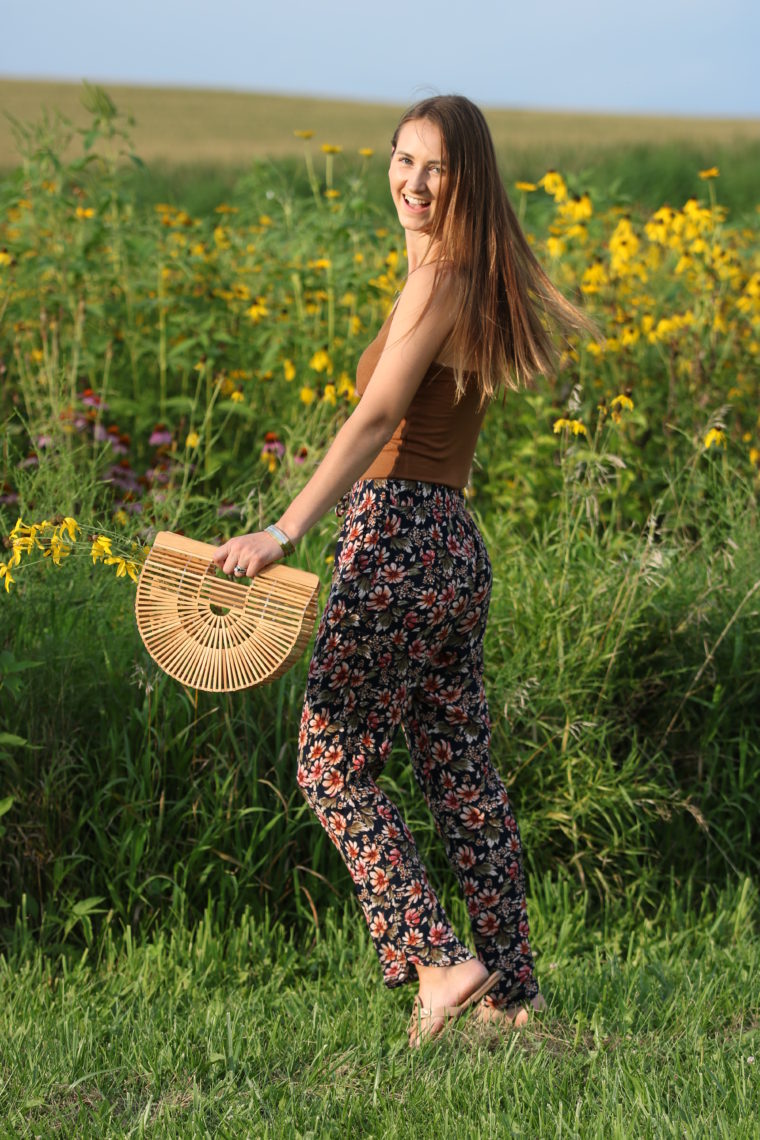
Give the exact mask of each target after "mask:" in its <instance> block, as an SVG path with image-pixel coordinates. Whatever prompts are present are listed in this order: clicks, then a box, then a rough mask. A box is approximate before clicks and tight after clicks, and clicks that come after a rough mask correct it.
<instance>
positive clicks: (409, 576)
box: [215, 96, 590, 1046]
mask: <svg viewBox="0 0 760 1140" xmlns="http://www.w3.org/2000/svg"><path fill="white" fill-rule="evenodd" d="M389 180H390V190H391V194H392V197H393V201H394V204H395V207H396V211H397V213H398V218H399V222H400V224H401V226H402V228H403V230H404V233H405V238H406V249H407V257H408V275H407V280H406V283H405V285H404V288H403V289H402V291H401V293H400V295H399V297H398V300H397V302H396V304H395V306H394V308H393V310H392V312H391V314H390V316H389V317H388V319H387V320H386V322H385V324H384V325H383V327H382V329H381V330H380V331H379V333H378V335H377V337H376V338H375V340H374V341H373V343H372V344H371V345H369V347H368V348H367V349H366V350H365V352H364V353H363V355H362V357H361V359H360V361H359V364H358V369H357V391H358V392H359V394H360V396H361V399H360V401H359V404H358V405H357V407H356V408H355V410H354V412H353V413H352V415H351V416H350V418H349V419H348V420H347V421H346V422H345V423H344V424H343V426H342V427H341V429H340V431H339V432H338V434H337V436H336V438H335V440H334V441H333V443H332V445H331V446H330V448H329V450H328V452H327V454H326V456H325V458H324V460H323V462H322V463H321V465H320V466H319V468H318V469H317V471H316V472H315V474H314V475H313V476H312V478H311V479H310V481H309V483H308V484H307V485H306V487H305V488H304V489H303V491H301V493H300V494H299V495H298V496H297V497H296V498H295V499H294V500H293V502H292V503H291V504H290V506H289V507H288V508H287V509H286V511H285V512H284V513H283V515H282V516H281V517H280V518H279V519H278V520H277V525H276V526H275V527H269V528H267V530H266V531H263V532H258V533H256V534H250V535H241V536H238V537H236V538H232V539H230V540H229V541H228V542H226V543H225V544H224V545H223V546H222V547H220V548H219V550H218V552H217V554H216V556H215V560H216V561H217V563H218V565H219V566H220V567H221V568H222V569H223V570H224V572H225V573H227V574H232V573H234V574H248V575H249V576H253V575H255V574H256V573H258V571H259V570H261V569H262V568H263V567H264V566H266V565H267V564H268V563H270V562H272V561H274V560H276V559H277V558H279V557H282V555H283V553H287V552H288V550H292V543H293V542H296V541H298V539H300V538H301V536H302V535H303V534H304V533H305V532H306V531H307V530H308V529H309V527H311V526H312V525H313V524H314V523H315V522H316V521H317V520H318V519H319V518H320V517H321V516H322V515H323V514H324V513H325V511H326V510H327V509H328V508H329V507H331V506H333V505H334V504H335V503H336V501H337V500H339V499H340V504H339V506H338V509H337V513H338V514H339V516H342V517H343V525H342V528H341V532H340V535H339V538H338V545H337V550H336V554H335V564H334V565H335V568H334V573H333V580H332V584H331V590H330V596H329V598H328V601H327V605H326V607H325V611H324V613H323V615H322V619H321V622H320V625H319V629H318V631H317V637H316V642H315V646H314V653H313V657H312V661H311V665H310V668H309V675H308V681H307V689H306V698H305V701H304V706H303V712H302V716H301V726H300V734H299V751H298V783H299V786H300V787H301V789H302V791H303V792H304V795H305V796H306V798H307V800H308V801H309V803H310V804H311V806H312V807H313V809H314V811H315V812H316V815H317V818H318V819H319V821H320V823H321V824H322V826H323V827H324V828H325V829H326V831H327V833H328V835H329V837H330V839H331V840H332V842H333V843H334V844H335V845H336V847H337V848H338V850H339V851H340V853H341V855H342V856H343V858H344V860H345V862H346V865H347V867H348V870H349V872H350V874H351V877H352V879H353V881H354V884H355V887H356V892H357V896H358V899H359V902H360V904H361V906H362V909H363V911H364V914H365V918H366V920H367V923H368V925H369V929H370V933H371V936H372V938H373V941H374V943H375V947H376V950H377V953H378V958H379V961H380V966H381V969H382V973H383V978H384V981H385V983H386V984H387V985H388V986H398V985H401V984H402V983H405V982H410V981H413V980H415V979H418V980H419V993H418V995H417V997H416V999H415V1009H414V1016H413V1019H412V1023H411V1024H410V1030H409V1038H410V1044H411V1045H413V1046H414V1045H418V1044H419V1043H420V1042H421V1040H422V1038H423V1037H426V1036H431V1035H434V1034H436V1033H438V1032H440V1030H441V1029H442V1028H443V1027H444V1026H445V1024H446V1021H447V1020H448V1019H450V1018H454V1017H458V1016H459V1015H460V1014H461V1013H463V1012H464V1011H465V1009H468V1008H471V1007H473V1006H474V1005H475V1004H476V1003H478V1002H480V1003H481V1004H480V1007H479V1016H481V1017H483V1018H486V1019H498V1018H502V1019H506V1020H507V1021H509V1022H514V1021H519V1020H520V1019H523V1018H525V1017H526V1016H527V1014H526V1012H525V1010H524V1009H522V1008H521V1007H522V1006H523V1005H533V1006H534V1007H536V1008H538V1007H540V1005H541V1001H542V999H541V997H540V994H539V991H538V984H537V982H536V978H535V976H534V972H533V957H532V953H531V947H530V943H529V940H528V933H529V931H528V918H527V912H526V903H525V884H524V877H523V870H522V857H521V846H520V833H519V830H518V827H517V823H516V821H515V818H514V815H513V813H512V810H511V807H510V802H509V796H508V794H507V791H506V789H505V787H504V784H503V783H502V781H501V779H500V777H499V775H498V773H497V772H496V770H495V769H494V767H493V764H492V763H491V759H490V720H489V714H488V704H487V701H486V695H485V690H484V687H483V637H484V634H485V626H486V619H487V616H488V604H489V598H490V591H491V582H492V571H491V563H490V560H489V557H488V552H487V550H486V548H485V544H484V541H483V538H482V535H481V534H480V532H479V530H478V528H477V526H476V525H475V522H474V520H473V518H472V516H471V514H470V513H469V511H468V510H467V505H466V502H465V498H464V494H463V489H464V487H465V485H466V483H467V481H468V475H469V470H470V466H471V464H472V460H473V455H474V451H475V445H476V442H477V439H478V433H479V431H480V427H481V424H482V421H483V417H484V415H485V413H486V408H487V406H488V404H489V402H490V400H491V399H492V397H493V396H494V395H495V394H496V392H497V391H499V390H505V389H506V388H508V387H515V386H516V385H518V384H519V383H521V382H527V381H529V380H530V379H532V377H533V376H535V375H536V374H537V373H540V372H545V371H548V370H550V369H551V368H552V366H553V363H554V360H555V358H556V348H555V346H554V343H553V340H552V337H551V332H550V328H549V327H548V326H549V325H550V324H554V325H555V326H558V327H559V329H560V330H561V331H563V332H567V331H569V330H578V329H581V328H589V327H590V325H589V322H588V321H587V320H586V319H585V318H584V317H583V315H582V314H581V313H579V312H578V311H577V310H576V309H575V308H574V307H573V306H572V305H571V304H570V303H569V302H568V301H567V300H566V299H565V298H564V297H563V296H562V295H561V294H560V293H559V292H558V290H557V289H556V288H555V287H554V285H553V284H552V283H551V281H550V280H549V279H548V277H547V276H546V274H545V273H544V272H543V270H542V269H541V267H540V266H539V265H538V263H537V261H536V259H535V257H534V256H533V254H532V252H531V250H530V247H529V245H528V243H527V241H526V239H525V237H524V235H523V233H522V231H521V229H520V226H519V224H518V222H517V219H516V217H515V214H514V212H513V211H512V208H511V206H510V204H509V202H508V200H507V196H506V193H505V191H504V188H503V186H502V184H501V181H500V179H499V175H498V171H497V167H496V158H495V155H494V149H493V143H492V141H491V137H490V134H489V132H488V127H487V126H486V123H485V120H484V118H483V116H482V114H481V112H480V111H479V110H478V108H477V107H475V106H474V104H472V103H471V102H469V100H467V99H464V98H463V97H461V96H445V97H440V98H436V99H428V100H426V101H424V102H423V103H420V104H417V105H416V106H415V107H413V108H411V110H410V111H408V112H407V113H406V115H405V116H404V117H403V119H402V121H401V123H400V124H399V127H398V128H397V130H396V132H395V134H394V136H393V141H392V146H391V160H390V168H389ZM341 496H342V497H341ZM399 727H401V729H402V730H403V733H404V735H405V737H406V741H407V744H408V746H409V752H410V756H411V759H412V766H413V769H414V772H415V776H416V778H417V780H418V782H419V784H420V787H421V788H422V791H423V794H424V795H425V798H426V800H427V802H428V805H429V807H430V809H431V811H432V813H433V815H434V816H435V819H436V822H437V825H438V828H439V831H440V833H441V835H442V836H443V839H444V842H445V844H446V850H447V853H448V856H449V859H450V861H451V863H452V866H453V868H454V870H455V872H456V874H457V876H458V878H459V881H460V884H461V886H462V890H463V892H464V894H465V896H466V898H467V900H468V910H469V914H470V916H471V922H472V936H473V940H474V943H475V946H476V949H477V956H476V955H474V954H473V953H472V952H471V950H469V949H468V948H467V946H465V945H464V943H463V942H461V941H460V939H459V938H458V937H457V935H456V934H455V932H454V930H453V928H452V926H451V924H450V922H449V920H448V918H447V916H446V914H445V912H444V910H443V908H442V906H441V904H440V901H439V900H438V898H437V897H436V895H435V892H434V891H433V889H432V887H431V885H430V882H429V881H428V878H427V874H426V871H425V868H424V866H423V864H422V861H421V859H420V855H419V852H418V851H417V849H416V847H415V844H414V841H413V839H412V836H411V834H410V833H409V830H408V829H407V827H406V824H405V823H404V821H403V819H402V818H401V816H400V815H399V812H398V809H397V808H396V806H395V804H393V803H392V802H391V800H389V798H388V797H387V796H386V794H385V792H384V791H383V790H382V789H381V788H380V787H379V785H378V784H377V776H378V775H379V773H380V771H381V770H382V768H383V765H384V763H385V761H386V759H387V758H388V756H389V755H390V752H391V748H392V745H393V741H394V738H395V736H396V734H397V732H398V729H399ZM481 999H482V1000H481Z"/></svg>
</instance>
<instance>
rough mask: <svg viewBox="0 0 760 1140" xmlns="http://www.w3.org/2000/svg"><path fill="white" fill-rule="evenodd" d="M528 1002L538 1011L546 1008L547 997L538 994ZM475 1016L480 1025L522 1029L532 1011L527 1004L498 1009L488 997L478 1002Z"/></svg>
mask: <svg viewBox="0 0 760 1140" xmlns="http://www.w3.org/2000/svg"><path fill="white" fill-rule="evenodd" d="M528 1004H529V1005H532V1006H533V1008H534V1009H535V1011H536V1012H537V1013H540V1012H541V1010H544V1009H546V999H545V997H544V995H543V994H536V996H535V997H532V998H531V999H530V1002H529V1003H528ZM473 1017H474V1018H475V1020H476V1021H477V1022H478V1023H479V1024H480V1025H498V1026H499V1027H503V1028H504V1029H522V1027H523V1026H524V1025H527V1024H528V1022H529V1021H530V1012H529V1010H527V1009H526V1008H525V1005H510V1006H507V1008H506V1009H497V1008H496V1007H495V1006H493V1005H491V1004H490V1003H489V1002H488V998H487V997H486V998H484V999H483V1001H481V1002H479V1003H478V1005H477V1008H476V1009H475V1012H474V1014H473Z"/></svg>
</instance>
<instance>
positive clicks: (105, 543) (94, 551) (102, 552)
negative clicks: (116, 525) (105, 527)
mask: <svg viewBox="0 0 760 1140" xmlns="http://www.w3.org/2000/svg"><path fill="white" fill-rule="evenodd" d="M90 554H91V555H92V561H93V562H99V561H100V559H101V558H103V559H106V558H110V557H112V555H111V539H110V538H106V536H105V535H104V534H99V535H98V536H97V537H96V539H95V541H94V542H93V544H92V546H91V548H90Z"/></svg>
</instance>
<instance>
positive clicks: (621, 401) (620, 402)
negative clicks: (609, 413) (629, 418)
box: [612, 395, 633, 412]
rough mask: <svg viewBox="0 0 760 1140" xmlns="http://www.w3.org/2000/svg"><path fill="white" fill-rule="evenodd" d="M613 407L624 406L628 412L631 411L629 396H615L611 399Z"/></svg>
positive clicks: (631, 402) (631, 403)
mask: <svg viewBox="0 0 760 1140" xmlns="http://www.w3.org/2000/svg"><path fill="white" fill-rule="evenodd" d="M612 407H613V408H626V409H627V410H628V411H629V412H632V411H633V400H632V399H631V397H630V396H624V395H620V396H616V397H615V399H614V400H613V401H612Z"/></svg>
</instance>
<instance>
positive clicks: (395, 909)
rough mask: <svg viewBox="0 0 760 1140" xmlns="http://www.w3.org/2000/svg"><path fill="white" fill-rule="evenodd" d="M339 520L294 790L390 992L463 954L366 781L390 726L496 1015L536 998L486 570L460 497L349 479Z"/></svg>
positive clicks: (432, 487)
mask: <svg viewBox="0 0 760 1140" xmlns="http://www.w3.org/2000/svg"><path fill="white" fill-rule="evenodd" d="M336 513H337V514H338V515H339V516H340V515H342V516H343V525H342V528H341V531H340V535H339V537H338V544H337V548H336V553H335V564H334V570H333V579H332V584H331V589H330V595H329V598H328V601H327V605H326V607H325V610H324V613H323V614H322V618H321V621H320V624H319V628H318V631H317V637H316V643H315V647H314V654H313V657H312V660H311V665H310V667H309V674H308V681H307V687H306V698H305V702H304V708H303V715H302V718H301V726H300V733H299V750H298V783H299V786H300V787H301V789H302V790H303V792H304V794H305V796H306V798H307V800H308V801H309V803H310V804H311V806H312V808H313V809H314V811H315V812H316V815H317V817H318V819H319V821H320V823H321V824H322V826H323V827H324V828H325V830H326V831H327V834H328V835H329V837H330V839H331V840H332V841H333V843H334V844H335V845H336V847H337V848H338V849H339V851H340V853H341V855H342V856H343V859H344V860H345V863H346V865H347V867H348V870H349V872H350V874H351V877H352V879H353V881H354V885H355V889H356V893H357V896H358V899H359V902H360V904H361V906H362V909H363V911H364V914H365V917H366V919H367V923H368V925H369V930H370V934H371V936H372V939H373V942H374V944H375V948H376V950H377V953H378V957H379V959H380V965H381V968H382V972H383V978H384V981H385V983H386V984H387V985H388V986H397V985H401V984H402V983H403V982H407V981H413V980H416V971H415V970H413V969H412V967H413V966H414V965H415V964H420V965H441V966H448V965H453V964H455V963H457V962H464V961H466V960H468V959H470V958H472V956H473V955H472V953H471V952H470V950H468V948H467V947H466V946H465V945H463V943H462V942H460V941H459V939H458V938H457V936H456V934H455V933H454V931H453V929H452V927H451V924H450V922H449V920H448V918H447V917H446V914H445V912H444V910H443V908H442V906H441V904H440V902H439V900H438V898H437V897H436V895H435V893H434V891H433V889H432V887H431V885H430V883H429V881H428V877H427V873H426V871H425V868H424V866H423V864H422V862H421V860H420V856H419V854H418V851H417V848H416V846H415V843H414V840H413V838H412V835H411V832H410V831H409V829H408V828H407V826H406V824H405V822H404V820H403V819H402V818H401V815H400V814H399V811H398V809H397V808H396V806H395V804H394V803H393V802H392V801H391V800H390V799H389V798H388V797H387V796H386V795H385V793H384V792H383V791H382V790H381V789H380V788H379V787H378V784H377V782H376V779H377V776H378V775H379V773H380V772H381V770H382V768H383V765H384V764H385V762H386V760H387V759H388V757H389V755H390V752H391V747H392V745H393V740H394V737H395V735H396V733H397V730H398V728H399V727H401V729H402V731H403V733H404V736H405V738H406V742H407V745H408V748H409V753H410V756H411V760H412V766H413V769H414V773H415V777H416V779H417V782H418V783H419V785H420V787H421V789H422V792H423V794H424V796H425V799H426V800H427V803H428V805H429V807H430V810H431V812H432V813H433V817H434V819H435V822H436V827H437V829H438V832H439V834H440V835H441V836H442V838H443V842H444V844H445V847H446V852H447V855H448V858H449V860H450V862H451V864H452V866H453V868H454V870H455V872H456V874H457V877H458V879H459V882H460V884H461V888H462V890H463V891H464V895H465V898H466V900H467V907H468V912H469V916H470V922H471V926H472V934H473V938H474V942H475V946H476V948H477V954H478V957H479V958H480V959H481V960H482V961H483V962H484V963H485V965H486V966H488V967H489V969H491V970H494V969H500V970H501V971H502V973H503V979H502V982H501V983H500V985H499V987H497V988H496V989H495V990H494V991H492V993H491V994H490V995H489V999H488V1000H489V1002H490V1003H493V1004H494V1005H496V1006H497V1007H500V1006H502V1007H503V1006H506V1005H508V1004H512V1003H514V1002H518V1001H522V1000H526V999H528V998H530V997H532V996H534V995H535V994H536V993H537V992H538V986H537V984H536V981H535V978H534V974H533V958H532V954H531V949H530V943H529V941H528V917H527V911H526V905H525V882H524V876H523V870H522V861H521V846H520V833H519V831H518V827H517V823H516V821H515V817H514V815H513V814H512V810H511V807H510V803H509V797H508V795H507V792H506V789H505V787H504V785H503V783H502V781H501V780H500V778H499V776H498V774H497V773H496V771H495V770H494V768H493V765H492V763H491V759H490V721H489V715H488V705H487V702H486V696H485V691H484V688H483V635H484V633H485V627H486V619H487V616H488V603H489V598H490V592H491V581H492V575H491V564H490V562H489V558H488V553H487V551H486V548H485V545H484V543H483V539H482V536H481V534H480V532H479V531H478V529H477V527H476V526H475V523H474V521H473V519H472V516H471V515H470V514H469V512H468V511H467V509H466V506H465V502H464V498H463V496H462V494H461V492H459V491H456V490H454V489H452V488H451V487H447V486H444V485H443V484H434V483H420V482H415V481H412V480H401V479H380V480H359V481H357V482H356V483H355V484H354V486H353V487H352V488H351V490H350V491H349V492H348V494H347V495H345V496H344V498H343V499H342V500H341V503H340V504H339V505H338V507H337V508H336Z"/></svg>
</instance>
